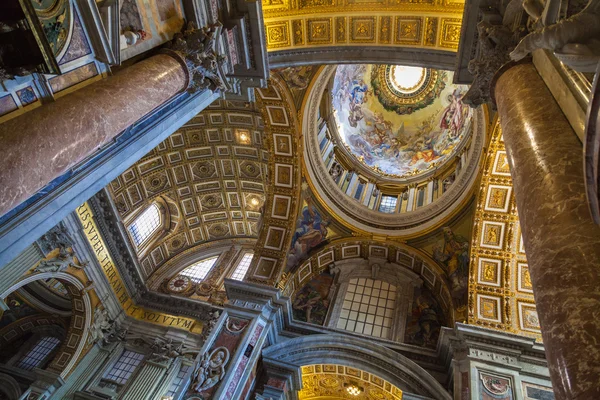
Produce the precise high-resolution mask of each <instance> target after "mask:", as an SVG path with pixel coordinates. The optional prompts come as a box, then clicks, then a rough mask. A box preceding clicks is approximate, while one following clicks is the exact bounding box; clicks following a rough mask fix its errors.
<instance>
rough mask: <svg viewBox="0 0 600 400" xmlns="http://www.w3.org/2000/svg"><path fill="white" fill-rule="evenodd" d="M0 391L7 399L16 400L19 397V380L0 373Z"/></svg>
mask: <svg viewBox="0 0 600 400" xmlns="http://www.w3.org/2000/svg"><path fill="white" fill-rule="evenodd" d="M0 393H3V394H4V395H5V396H6V398H7V399H8V400H17V399H18V398H19V397H21V387H20V386H19V382H17V380H16V379H15V378H13V377H12V376H10V375H7V374H2V373H0Z"/></svg>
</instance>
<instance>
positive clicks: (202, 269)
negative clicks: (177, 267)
mask: <svg viewBox="0 0 600 400" xmlns="http://www.w3.org/2000/svg"><path fill="white" fill-rule="evenodd" d="M217 258H218V256H214V257H210V258H205V259H204V260H202V261H198V262H197V263H195V264H193V265H192V266H190V267H187V268H186V269H184V270H183V271H181V272H180V273H179V275H183V276H187V277H188V278H190V279H191V280H192V282H194V283H200V282H202V281H203V280H204V278H206V275H208V273H209V272H210V270H211V269H212V267H213V266H214V265H215V263H216V262H217Z"/></svg>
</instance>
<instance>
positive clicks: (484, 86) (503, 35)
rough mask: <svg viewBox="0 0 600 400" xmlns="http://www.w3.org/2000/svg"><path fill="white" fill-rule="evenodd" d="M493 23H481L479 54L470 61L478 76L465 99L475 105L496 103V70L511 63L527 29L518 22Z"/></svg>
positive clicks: (464, 100)
mask: <svg viewBox="0 0 600 400" xmlns="http://www.w3.org/2000/svg"><path fill="white" fill-rule="evenodd" d="M514 25H515V24H507V23H506V22H503V23H502V24H497V25H495V24H492V23H490V22H487V21H481V22H479V23H478V24H477V36H478V38H477V49H476V56H475V58H473V59H472V60H471V61H469V65H468V70H469V72H470V73H471V74H472V75H473V76H474V77H475V78H474V80H473V83H472V85H471V87H470V88H469V91H468V92H467V93H466V94H465V96H464V97H463V102H464V103H466V104H468V105H470V106H471V107H477V106H479V105H481V104H483V103H487V102H490V101H491V102H493V101H494V99H493V97H492V96H493V90H492V84H493V81H494V76H495V75H496V73H497V72H498V71H499V70H500V69H501V68H502V66H504V65H505V64H506V63H508V62H510V61H511V59H510V52H511V51H512V50H513V49H514V48H515V46H516V45H517V44H518V43H519V40H520V38H521V37H522V35H523V30H522V29H521V27H520V25H518V24H517V28H512V27H511V26H514Z"/></svg>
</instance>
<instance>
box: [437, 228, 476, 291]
mask: <svg viewBox="0 0 600 400" xmlns="http://www.w3.org/2000/svg"><path fill="white" fill-rule="evenodd" d="M442 232H443V233H444V244H443V246H436V247H435V248H434V249H433V258H434V259H435V260H436V261H439V262H440V263H442V264H443V265H444V267H445V268H446V274H447V275H448V279H450V283H451V284H452V297H454V298H458V299H461V298H463V296H464V294H465V292H466V289H467V276H468V274H469V241H468V240H467V239H465V238H464V237H463V236H461V235H455V234H454V232H452V229H450V228H449V227H447V226H446V227H444V228H442Z"/></svg>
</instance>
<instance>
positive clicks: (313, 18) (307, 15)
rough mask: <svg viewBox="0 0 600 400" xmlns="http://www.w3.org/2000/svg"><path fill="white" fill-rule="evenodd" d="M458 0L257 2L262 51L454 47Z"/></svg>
mask: <svg viewBox="0 0 600 400" xmlns="http://www.w3.org/2000/svg"><path fill="white" fill-rule="evenodd" d="M463 7H464V1H460V0H459V1H450V0H416V1H415V0H372V1H369V0H366V1H365V0H263V17H264V21H265V30H266V35H267V49H268V50H270V51H271V50H286V49H292V48H294V49H296V48H310V47H323V46H333V45H335V46H339V45H343V46H346V45H347V46H352V45H354V46H360V45H374V46H398V45H401V46H411V47H426V48H437V49H443V50H450V51H456V50H457V48H458V40H459V36H460V25H461V19H462V11H463Z"/></svg>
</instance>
